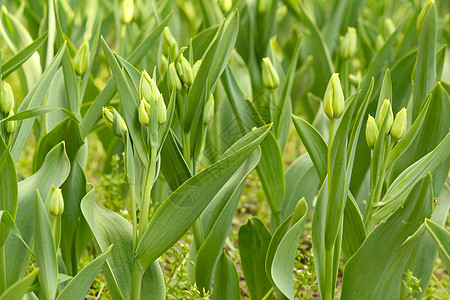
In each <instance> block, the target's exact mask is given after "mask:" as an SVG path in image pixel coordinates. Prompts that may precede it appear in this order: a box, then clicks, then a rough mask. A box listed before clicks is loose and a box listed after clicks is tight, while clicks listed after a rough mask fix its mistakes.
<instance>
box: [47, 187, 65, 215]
mask: <svg viewBox="0 0 450 300" xmlns="http://www.w3.org/2000/svg"><path fill="white" fill-rule="evenodd" d="M49 211H50V214H51V215H52V216H53V217H55V218H57V217H59V216H60V215H62V214H63V212H64V198H63V195H62V192H61V189H55V190H54V191H53V193H52V196H51V197H50V202H49Z"/></svg>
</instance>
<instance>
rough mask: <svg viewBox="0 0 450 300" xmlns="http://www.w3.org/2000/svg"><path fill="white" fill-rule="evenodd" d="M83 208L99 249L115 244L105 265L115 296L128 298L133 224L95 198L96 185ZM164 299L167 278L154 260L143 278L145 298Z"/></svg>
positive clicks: (85, 198)
mask: <svg viewBox="0 0 450 300" xmlns="http://www.w3.org/2000/svg"><path fill="white" fill-rule="evenodd" d="M81 210H82V212H83V215H84V217H85V218H86V221H87V223H88V224H89V227H90V229H91V232H92V235H93V238H94V241H95V245H96V249H97V252H98V253H101V252H104V251H106V249H108V247H109V246H110V245H111V244H113V245H114V246H113V248H112V249H111V250H110V252H111V253H110V254H109V256H108V258H107V260H106V265H105V267H104V268H103V272H104V274H105V277H106V280H107V282H108V287H109V289H110V291H111V295H112V297H113V299H129V298H130V295H131V277H132V275H131V274H132V273H131V269H132V263H133V240H132V226H131V224H130V223H129V222H128V221H127V220H125V219H124V218H122V217H121V216H120V215H118V214H117V213H115V212H112V211H110V210H108V209H106V208H104V207H102V206H101V205H99V204H98V203H97V202H96V201H95V199H94V189H93V188H92V186H91V190H90V191H89V192H88V193H87V194H86V196H85V197H84V198H83V201H82V202H81ZM150 296H151V299H155V300H157V299H161V300H163V299H165V286H164V278H163V274H162V271H161V268H160V266H159V263H158V262H154V263H153V264H151V266H150V267H149V268H148V270H147V271H146V272H145V274H144V276H143V279H142V287H141V297H143V299H149V297H150Z"/></svg>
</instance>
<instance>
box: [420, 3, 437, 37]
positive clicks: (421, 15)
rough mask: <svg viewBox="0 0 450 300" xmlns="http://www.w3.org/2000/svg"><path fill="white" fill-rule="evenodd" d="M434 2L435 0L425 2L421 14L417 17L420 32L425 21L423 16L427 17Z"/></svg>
mask: <svg viewBox="0 0 450 300" xmlns="http://www.w3.org/2000/svg"><path fill="white" fill-rule="evenodd" d="M432 4H434V0H428V1H427V3H426V4H425V6H424V7H423V8H422V10H421V12H420V14H419V18H418V19H417V24H416V27H417V31H418V32H420V31H421V30H422V23H423V18H425V15H426V14H427V11H428V9H429V8H430V6H431V5H432Z"/></svg>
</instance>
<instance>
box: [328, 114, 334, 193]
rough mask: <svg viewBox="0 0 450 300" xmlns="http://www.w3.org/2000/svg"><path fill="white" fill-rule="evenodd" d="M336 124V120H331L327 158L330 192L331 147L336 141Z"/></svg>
mask: <svg viewBox="0 0 450 300" xmlns="http://www.w3.org/2000/svg"><path fill="white" fill-rule="evenodd" d="M334 124H335V121H334V119H331V120H330V133H329V135H328V157H327V171H328V191H330V186H331V180H330V175H331V147H332V145H333V140H334Z"/></svg>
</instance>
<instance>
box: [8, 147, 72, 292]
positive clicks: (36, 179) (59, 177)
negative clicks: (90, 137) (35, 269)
mask: <svg viewBox="0 0 450 300" xmlns="http://www.w3.org/2000/svg"><path fill="white" fill-rule="evenodd" d="M69 170H70V163H69V159H68V157H67V155H66V152H65V147H64V143H60V144H58V145H57V146H55V147H54V148H53V149H52V150H51V151H50V152H49V153H48V154H47V156H46V158H45V161H44V163H43V164H42V167H41V168H40V169H39V171H38V172H36V173H35V174H34V175H33V176H31V177H29V178H27V179H25V180H23V181H21V182H19V185H18V189H19V204H18V208H17V216H16V220H15V222H16V225H17V228H18V229H19V232H20V233H21V235H22V237H23V240H24V241H25V242H26V243H27V244H28V245H31V244H32V240H33V233H34V231H35V230H34V223H35V220H34V211H35V197H36V189H39V192H40V193H41V194H42V195H47V194H48V192H49V190H50V187H51V186H54V187H55V188H58V187H59V186H60V185H61V184H62V183H63V182H64V181H65V180H66V178H67V176H68V174H69ZM5 247H6V253H5V256H6V257H8V259H7V260H6V272H7V274H8V277H7V286H9V285H12V284H14V283H15V282H16V281H18V280H19V279H20V278H21V276H22V274H23V272H24V271H25V270H26V268H27V266H28V262H29V254H28V249H27V248H26V247H25V246H24V245H23V244H22V241H21V240H20V239H18V238H17V237H15V236H11V235H10V236H9V237H8V239H7V240H6V244H5Z"/></svg>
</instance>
